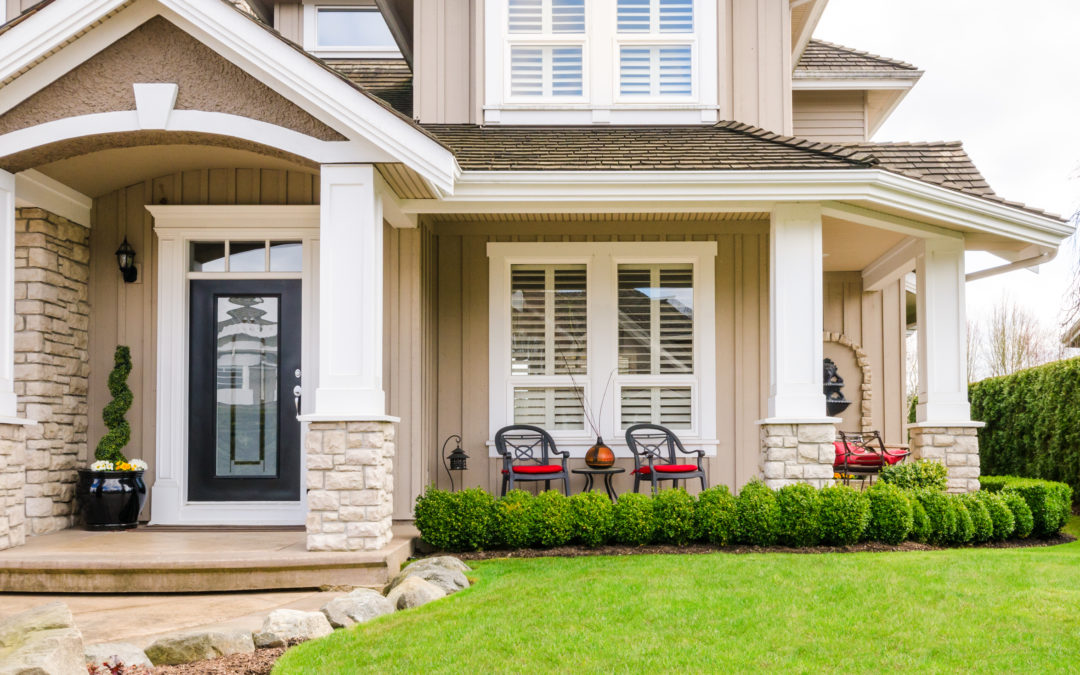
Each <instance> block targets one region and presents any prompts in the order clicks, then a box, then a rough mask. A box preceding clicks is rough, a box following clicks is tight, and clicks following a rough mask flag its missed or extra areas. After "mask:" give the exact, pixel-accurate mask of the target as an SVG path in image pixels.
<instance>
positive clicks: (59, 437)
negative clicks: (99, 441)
mask: <svg viewBox="0 0 1080 675" xmlns="http://www.w3.org/2000/svg"><path fill="white" fill-rule="evenodd" d="M89 261H90V230H88V229H87V228H85V227H82V226H81V225H77V224H76V223H73V222H71V221H69V220H67V219H65V218H61V217H60V216H57V215H54V214H52V213H49V212H48V211H44V210H41V209H34V208H21V209H18V211H17V212H16V216H15V393H16V394H17V395H18V397H19V413H20V414H21V415H23V416H25V417H27V418H29V419H31V420H34V421H36V422H38V424H36V425H31V426H28V427H26V430H25V433H26V472H25V488H24V489H25V494H26V520H27V530H28V534H30V535H35V534H44V533H46V532H53V531H56V530H61V529H64V528H66V527H70V526H71V525H72V524H73V521H74V514H75V510H74V492H75V478H76V473H75V467H76V463H77V462H78V459H79V454H80V452H81V451H82V450H83V448H85V447H86V428H87V417H86V414H87V410H86V405H87V403H86V393H87V378H88V376H89V373H90V362H89V354H88V351H87V338H88V332H87V330H88V326H89V321H90V317H89V315H90V305H89V299H88V294H89V285H88V279H89V278H90V265H89Z"/></svg>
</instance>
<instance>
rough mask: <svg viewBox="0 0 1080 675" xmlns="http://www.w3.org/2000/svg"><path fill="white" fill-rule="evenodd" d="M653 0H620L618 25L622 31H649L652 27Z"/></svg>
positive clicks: (617, 15)
mask: <svg viewBox="0 0 1080 675" xmlns="http://www.w3.org/2000/svg"><path fill="white" fill-rule="evenodd" d="M651 17H652V3H651V0H619V1H618V5H617V9H616V27H617V28H618V31H619V32H620V33H648V32H649V31H650V30H651V27H652V18H651Z"/></svg>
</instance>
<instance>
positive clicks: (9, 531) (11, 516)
mask: <svg viewBox="0 0 1080 675" xmlns="http://www.w3.org/2000/svg"><path fill="white" fill-rule="evenodd" d="M25 480H26V427H25V426H23V425H21V424H4V423H0V550H3V549H5V548H11V547H12V546H21V545H23V544H24V543H25V542H26V499H25V496H24V492H23V484H24V482H25Z"/></svg>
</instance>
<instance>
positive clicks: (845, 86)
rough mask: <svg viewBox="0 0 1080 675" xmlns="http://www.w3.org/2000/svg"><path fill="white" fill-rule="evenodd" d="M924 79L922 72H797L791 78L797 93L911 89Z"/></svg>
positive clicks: (792, 85) (792, 86)
mask: <svg viewBox="0 0 1080 675" xmlns="http://www.w3.org/2000/svg"><path fill="white" fill-rule="evenodd" d="M920 77H922V71H911V74H907V73H905V74H903V75H900V74H897V75H891V76H886V75H882V74H881V73H869V72H856V71H853V72H850V73H830V74H829V75H817V74H813V75H810V74H800V73H799V72H798V71H796V72H795V73H794V74H793V75H792V78H791V88H792V89H794V90H795V91H837V90H861V89H911V88H912V87H914V86H915V83H916V82H918V81H919V78H920Z"/></svg>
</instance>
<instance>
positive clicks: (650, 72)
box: [485, 0, 718, 124]
mask: <svg viewBox="0 0 1080 675" xmlns="http://www.w3.org/2000/svg"><path fill="white" fill-rule="evenodd" d="M486 7H487V9H486V12H487V14H486V21H485V25H486V26H487V31H488V32H487V37H486V40H487V46H488V51H487V53H488V54H490V57H489V58H488V61H487V64H486V68H485V76H486V80H487V81H486V84H485V92H486V93H485V121H487V122H490V123H499V122H503V123H514V122H520V123H547V124H550V123H559V122H560V121H562V122H566V123H583V122H586V123H587V122H619V121H622V120H620V119H617V117H618V116H619V115H622V116H623V117H626V120H625V121H627V122H635V123H639V122H642V121H652V120H649V119H644V118H643V116H642V115H641V114H640V113H636V114H634V115H629V116H628V115H626V114H624V112H623V111H626V110H638V111H640V110H651V111H658V112H659V111H663V112H666V113H670V112H672V111H678V112H677V113H676V114H677V115H678V116H679V119H677V120H676V119H658V120H657V121H667V122H671V121H685V122H688V123H701V122H710V121H715V119H716V102H717V89H718V87H717V82H716V41H717V40H716V7H715V3H714V2H710V1H709V0H588V1H586V0H492V1H490V2H488V3H487V5H486ZM529 110H532V111H535V112H534V113H532V114H530V113H527V112H525V111H529ZM660 114H661V115H662V114H663V113H660ZM653 116H655V115H653ZM669 117H670V116H669Z"/></svg>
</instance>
